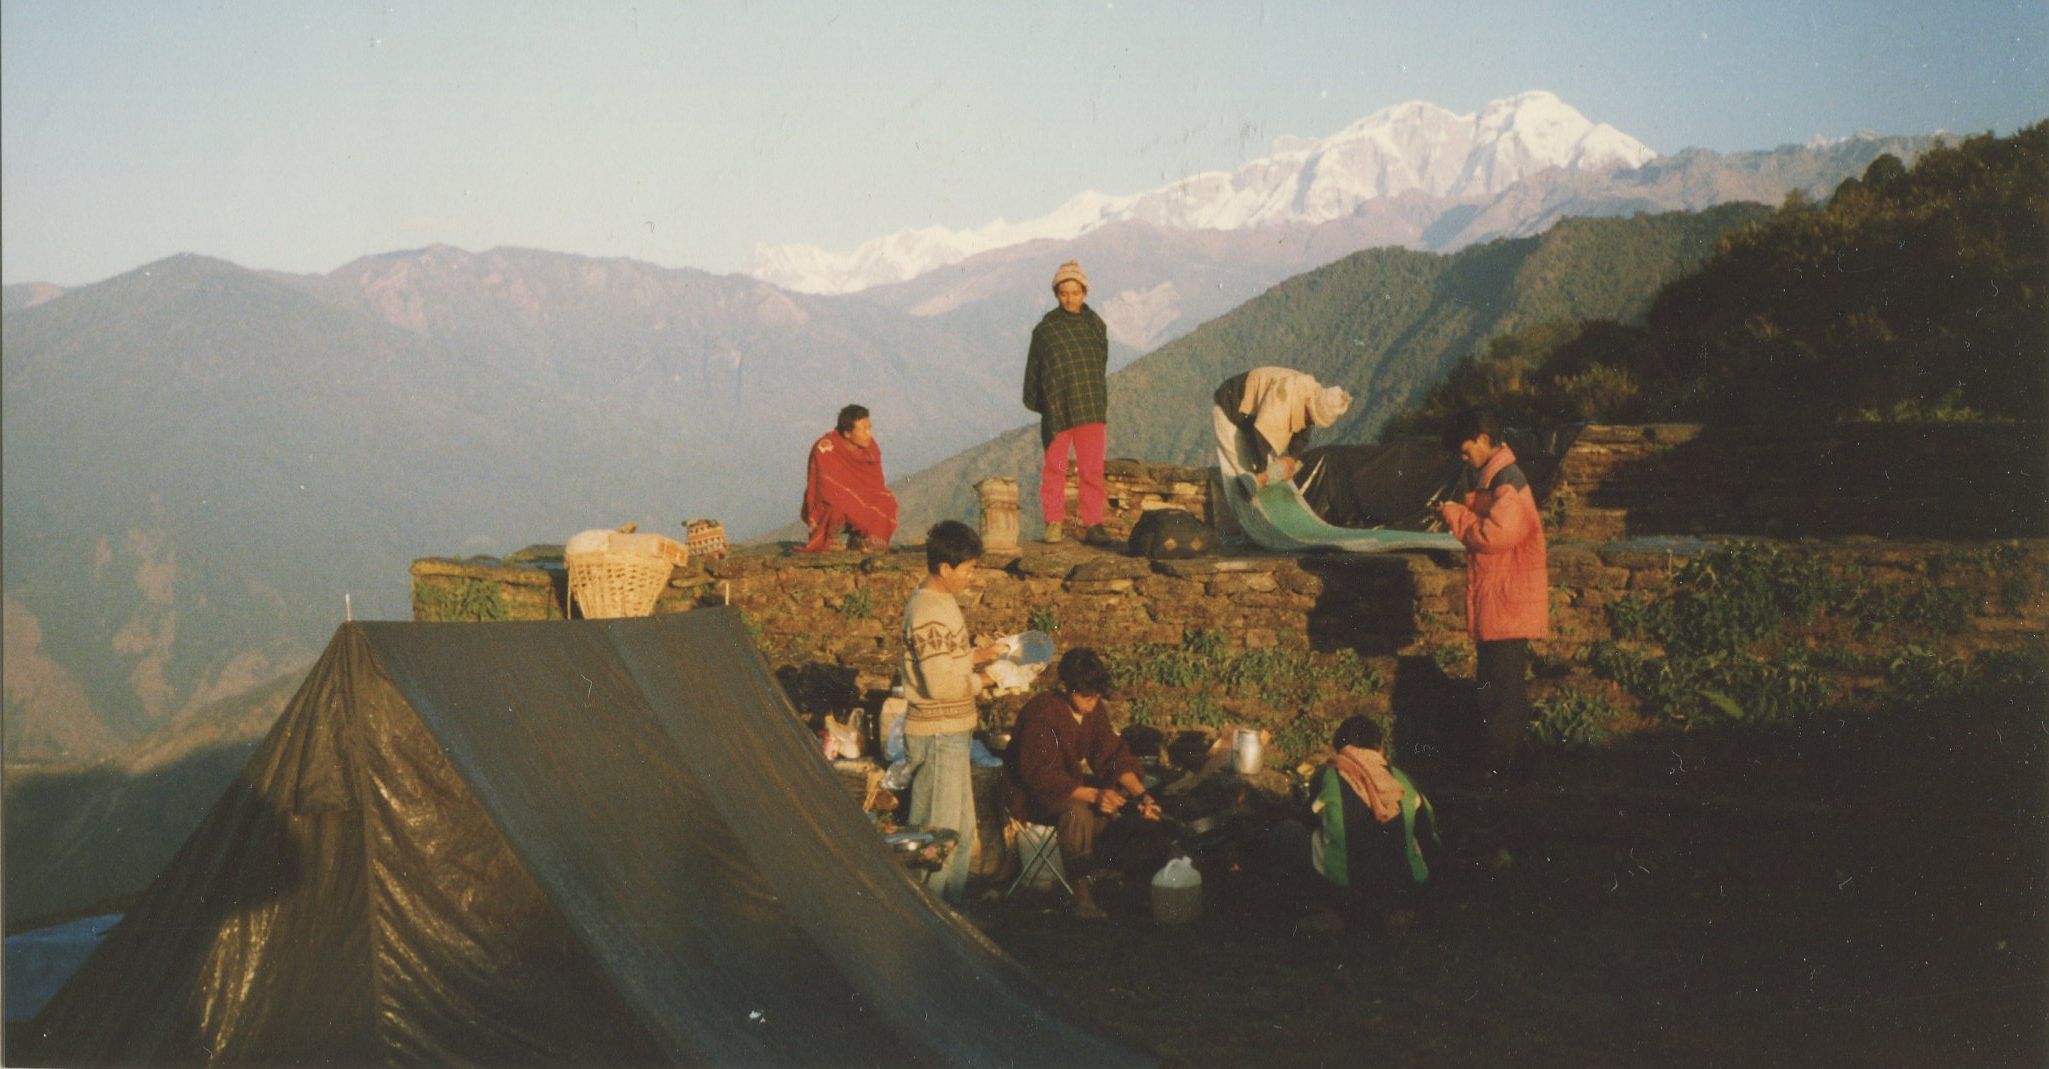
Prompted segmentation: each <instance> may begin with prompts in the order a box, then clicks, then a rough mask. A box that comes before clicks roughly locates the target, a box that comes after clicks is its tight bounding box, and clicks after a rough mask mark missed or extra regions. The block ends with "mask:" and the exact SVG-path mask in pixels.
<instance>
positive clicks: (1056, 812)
mask: <svg viewBox="0 0 2049 1069" xmlns="http://www.w3.org/2000/svg"><path fill="white" fill-rule="evenodd" d="M1054 671H1055V672H1057V673H1058V674H1059V677H1060V688H1059V689H1058V690H1052V691H1047V692H1045V693H1043V694H1040V695H1039V696H1038V697H1036V698H1033V699H1032V700H1031V701H1029V702H1027V703H1025V707H1024V708H1023V709H1020V710H1018V714H1017V724H1016V726H1015V727H1014V728H1012V729H1011V733H1010V746H1009V748H1008V749H1006V750H1005V751H1004V753H1003V780H1004V784H1003V787H1004V802H1005V804H1006V806H1008V808H1009V810H1010V813H1011V815H1012V816H1017V817H1022V818H1024V819H1025V820H1027V821H1030V822H1031V823H1033V824H1051V825H1053V827H1054V829H1055V837H1056V838H1057V840H1058V841H1059V844H1060V864H1061V866H1062V867H1063V868H1064V869H1065V870H1066V871H1067V873H1068V875H1070V876H1073V877H1075V879H1074V912H1075V915H1076V916H1079V917H1087V918H1100V917H1102V916H1103V911H1102V908H1101V907H1099V906H1097V905H1096V902H1095V898H1094V896H1093V895H1092V894H1091V893H1090V891H1089V874H1090V873H1091V872H1092V871H1094V868H1095V854H1096V841H1097V838H1098V837H1099V836H1101V835H1102V834H1103V833H1104V832H1105V831H1107V830H1108V829H1109V828H1110V825H1111V822H1112V821H1113V820H1115V819H1116V817H1117V815H1118V813H1119V812H1122V811H1128V812H1133V813H1137V814H1138V815H1139V816H1140V817H1141V818H1143V819H1146V820H1158V819H1159V818H1160V806H1159V803H1157V802H1155V801H1154V800H1153V797H1152V795H1151V794H1149V793H1147V791H1146V788H1145V781H1144V780H1143V779H1142V778H1140V776H1139V773H1140V771H1141V766H1140V765H1139V763H1138V758H1136V757H1133V756H1132V754H1131V750H1130V748H1129V747H1127V746H1126V745H1125V744H1124V739H1123V738H1122V737H1121V736H1119V735H1118V734H1117V731H1116V729H1114V728H1112V727H1111V726H1110V717H1109V714H1108V713H1106V712H1105V711H1104V709H1103V695H1104V694H1107V693H1109V690H1110V669H1109V666H1108V665H1105V664H1104V663H1103V658H1102V657H1101V656H1100V655H1099V654H1097V653H1096V651H1094V650H1092V649H1087V648H1085V647H1084V648H1076V649H1071V650H1068V651H1067V652H1066V653H1065V654H1063V655H1062V656H1061V658H1060V663H1059V665H1057V666H1056V667H1055V669H1054ZM1127 806H1128V807H1129V808H1128V810H1127Z"/></svg>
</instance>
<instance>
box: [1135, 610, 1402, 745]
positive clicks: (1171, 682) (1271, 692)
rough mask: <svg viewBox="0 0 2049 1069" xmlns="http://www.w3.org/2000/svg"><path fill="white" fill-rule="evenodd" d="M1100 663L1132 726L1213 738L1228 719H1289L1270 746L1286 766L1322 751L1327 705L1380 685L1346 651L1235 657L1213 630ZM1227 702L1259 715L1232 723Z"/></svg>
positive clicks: (1328, 724) (1253, 652)
mask: <svg viewBox="0 0 2049 1069" xmlns="http://www.w3.org/2000/svg"><path fill="white" fill-rule="evenodd" d="M1104 657H1105V659H1106V660H1107V661H1108V662H1109V665H1110V674H1111V678H1112V680H1113V681H1114V682H1115V684H1116V686H1117V689H1118V692H1119V693H1120V694H1123V695H1126V696H1128V697H1127V708H1128V716H1129V718H1130V721H1131V723H1133V724H1139V725H1143V726H1147V727H1154V728H1160V729H1170V728H1178V729H1183V730H1191V729H1200V730H1207V731H1218V730H1222V729H1223V728H1225V727H1227V726H1229V725H1230V724H1231V723H1232V722H1233V721H1234V719H1261V720H1272V719H1276V718H1278V716H1282V715H1286V714H1289V713H1293V714H1296V715H1294V716H1293V718H1292V719H1289V720H1288V721H1287V723H1286V724H1284V725H1283V726H1282V727H1281V728H1280V729H1279V730H1278V731H1277V732H1276V742H1275V746H1276V747H1277V748H1278V749H1279V750H1280V751H1281V752H1282V753H1284V754H1286V755H1287V756H1288V758H1289V760H1290V761H1297V760H1300V759H1302V758H1303V757H1306V756H1308V755H1309V754H1311V753H1314V752H1315V751H1317V750H1318V749H1321V748H1322V747H1324V746H1325V745H1327V744H1328V743H1329V741H1330V734H1331V732H1332V730H1334V729H1335V727H1336V723H1337V722H1336V720H1334V719H1331V718H1330V717H1329V716H1324V715H1320V712H1321V711H1323V710H1324V707H1325V706H1326V704H1327V703H1331V702H1335V701H1339V700H1341V699H1345V698H1356V697H1362V696H1365V695H1369V694H1374V693H1377V692H1379V691H1380V689H1381V687H1382V685H1383V682H1382V679H1381V677H1380V673H1379V671H1378V670H1376V669H1375V668H1374V667H1373V666H1372V665H1370V664H1367V663H1366V662H1365V661H1363V660H1361V659H1360V658H1359V655H1358V654H1357V653H1355V652H1353V651H1351V650H1339V651H1336V652H1334V653H1325V654H1318V653H1312V652H1310V651H1308V650H1297V649H1281V648H1267V649H1250V650H1235V651H1234V650H1232V649H1231V647H1230V641H1229V639H1228V638H1227V637H1226V636H1225V635H1224V633H1223V632H1221V631H1212V630H1199V631H1191V632H1188V633H1187V634H1186V635H1184V636H1183V637H1182V640H1181V641H1180V642H1172V643H1166V642H1161V643H1142V644H1139V645H1134V646H1126V647H1121V648H1115V649H1108V650H1105V651H1104ZM1226 699H1228V700H1230V701H1232V702H1234V703H1237V704H1238V705H1239V706H1247V705H1251V706H1257V707H1259V708H1258V709H1240V711H1239V714H1238V716H1237V717H1236V718H1234V715H1233V712H1232V710H1230V709H1226V708H1225V706H1224V704H1223V703H1224V701H1225V700H1226ZM1347 712H1349V710H1347ZM1298 751H1299V752H1298Z"/></svg>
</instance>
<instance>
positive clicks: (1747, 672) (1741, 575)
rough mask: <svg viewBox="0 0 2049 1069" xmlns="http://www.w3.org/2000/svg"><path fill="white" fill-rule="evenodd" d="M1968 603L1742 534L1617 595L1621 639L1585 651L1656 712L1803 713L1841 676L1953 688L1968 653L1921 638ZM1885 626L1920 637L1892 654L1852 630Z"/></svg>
mask: <svg viewBox="0 0 2049 1069" xmlns="http://www.w3.org/2000/svg"><path fill="white" fill-rule="evenodd" d="M2017 552H2018V550H2017V549H2015V550H2013V551H2010V552H2008V553H2004V554H2001V553H1978V554H1972V555H1968V556H1959V557H1957V558H1955V559H1953V560H1950V561H1948V562H1947V563H1944V564H1942V565H1940V566H1939V567H1937V568H1934V569H1932V570H1933V571H1936V572H1942V571H1955V570H1957V569H1972V568H1975V569H1996V568H1999V567H2000V566H2001V565H2002V564H2008V565H2010V564H2011V557H2012V556H2013V554H2014V553H2017ZM1970 609H1971V595H1970V593H1969V592H1968V591H1967V590H1965V589H1963V588H1961V587H1956V586H1940V585H1936V584H1935V583H1934V582H1931V581H1929V580H1927V579H1921V578H1916V579H1913V580H1910V581H1906V582H1900V583H1879V582H1874V581H1872V580H1870V579H1868V578H1867V579H1861V580H1858V581H1848V580H1845V579H1843V578H1842V577H1840V576H1838V575H1836V574H1834V573H1832V572H1831V571H1830V570H1829V569H1828V568H1827V567H1826V566H1825V565H1824V564H1823V563H1822V562H1821V561H1820V560H1818V559H1814V558H1804V557H1799V556H1795V555H1791V554H1788V553H1786V552H1784V551H1783V550H1781V549H1779V548H1777V547H1776V546H1773V545H1769V544H1766V543H1759V542H1737V543H1732V544H1729V545H1726V546H1722V547H1719V548H1717V549H1715V550H1713V551H1710V552H1707V553H1703V554H1701V555H1699V556H1696V557H1693V558H1691V559H1689V560H1688V561H1686V562H1685V563H1684V564H1682V565H1680V566H1679V567H1678V568H1677V569H1676V570H1675V571H1674V572H1673V574H1672V578H1671V581H1670V583H1669V584H1668V585H1667V587H1666V588H1665V589H1664V590H1663V591H1661V592H1659V594H1658V595H1657V596H1656V597H1653V598H1633V599H1627V600H1624V601H1620V602H1617V603H1616V604H1614V605H1612V606H1610V608H1609V623H1610V626H1611V627H1612V629H1613V631H1614V634H1615V641H1611V642H1604V643H1599V644H1597V645H1595V646H1594V648H1593V649H1592V650H1591V651H1590V652H1589V655H1588V662H1589V666H1590V667H1591V668H1592V669H1593V671H1594V673H1595V674H1596V675H1597V676H1600V677H1602V678H1605V679H1609V680H1613V681H1614V682H1616V683H1618V684H1620V685H1621V686H1622V687H1623V688H1624V689H1625V690H1627V691H1628V692H1629V693H1630V694H1631V695H1633V696H1635V697H1636V698H1637V699H1638V700H1639V701H1640V702H1641V703H1642V705H1643V710H1644V712H1645V714H1646V715H1649V716H1652V717H1654V718H1660V719H1665V720H1668V721H1671V722H1674V723H1680V724H1686V725H1698V724H1704V723H1716V722H1731V721H1746V722H1752V723H1788V722H1796V721H1800V720H1803V719H1805V718H1807V717H1809V716H1812V715H1813V714H1814V713H1816V712H1818V711H1820V710H1821V709H1824V708H1826V707H1827V706H1829V705H1830V704H1831V703H1833V702H1836V701H1838V700H1840V699H1841V698H1842V694H1840V693H1839V691H1838V686H1837V684H1836V683H1834V682H1832V681H1831V673H1843V672H1847V673H1853V674H1882V675H1883V677H1884V679H1885V681H1886V684H1887V687H1888V690H1889V692H1890V693H1891V694H1892V695H1893V696H1895V697H1902V698H1908V699H1916V698H1925V697H1928V696H1931V695H1934V694H1938V693H1945V692H1947V691H1950V690H1953V689H1955V688H1956V687H1957V686H1959V685H1961V683H1962V681H1964V680H1965V679H1967V678H1968V677H1969V675H1970V671H1969V666H1968V664H1967V663H1966V662H1965V661H1963V660H1962V659H1959V658H1944V657H1942V656H1941V655H1939V654H1937V653H1935V652H1933V648H1932V647H1931V646H1927V645H1922V644H1920V643H1921V642H1923V641H1926V640H1932V639H1939V638H1942V637H1945V636H1951V635H1956V634H1958V633H1960V632H1962V631H1963V630H1965V628H1966V626H1967V625H1968V621H1969V615H1970ZM1794 624H1799V625H1806V624H1812V625H1814V626H1813V628H1812V630H1815V631H1817V632H1820V633H1822V634H1823V635H1824V636H1828V635H1835V636H1838V637H1833V638H1830V637H1824V638H1822V639H1821V640H1820V641H1818V642H1814V643H1813V644H1812V645H1802V644H1800V643H1798V642H1795V641H1794V640H1793V639H1792V638H1790V637H1789V636H1788V635H1787V634H1786V633H1785V632H1786V630H1787V628H1788V625H1794ZM1879 635H1884V636H1886V637H1888V638H1889V639H1894V640H1912V641H1910V642H1909V644H1908V645H1906V646H1904V647H1900V648H1898V649H1897V652H1894V653H1892V654H1890V655H1886V654H1881V653H1877V652H1873V651H1869V650H1863V649H1859V648H1857V647H1855V646H1853V645H1851V644H1850V643H1849V642H1847V641H1845V639H1855V640H1859V641H1869V640H1871V639H1873V638H1874V637H1876V636H1879ZM1644 644H1654V645H1655V646H1656V647H1658V648H1659V649H1658V651H1653V650H1650V649H1646V648H1643V645H1644Z"/></svg>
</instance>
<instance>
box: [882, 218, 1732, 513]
mask: <svg viewBox="0 0 2049 1069" xmlns="http://www.w3.org/2000/svg"><path fill="white" fill-rule="evenodd" d="M1768 214H1769V209H1767V208H1765V207H1763V206H1761V205H1750V204H1731V205H1723V206H1720V207H1716V208H1712V209H1709V210H1707V211H1704V212H1698V213H1687V212H1671V213H1666V214H1661V215H1651V216H1637V217H1635V218H1630V219H1574V220H1567V221H1565V222H1562V223H1560V224H1559V225H1558V226H1556V227H1554V228H1552V229H1551V230H1549V231H1547V232H1546V233H1544V234H1543V235H1541V236H1539V237H1534V238H1522V239H1517V240H1513V241H1496V242H1491V243H1489V244H1486V245H1481V246H1476V247H1473V248H1470V249H1467V250H1465V251H1463V252H1460V253H1457V254H1455V255H1451V256H1444V255H1439V254H1434V253H1422V252H1410V251H1407V250H1402V249H1392V248H1383V249H1370V250H1367V251H1364V252H1360V253H1357V254H1354V255H1352V256H1349V257H1347V258H1345V259H1343V260H1340V261H1338V262H1336V263H1333V264H1330V265H1329V266H1326V267H1323V268H1319V269H1317V270H1315V271H1310V272H1307V273H1305V274H1302V275H1298V276H1296V277H1294V278H1291V279H1289V280H1287V281H1285V282H1283V283H1281V284H1280V285H1278V286H1275V287H1274V288H1273V289H1271V290H1269V291H1267V292H1266V293H1265V294H1263V295H1261V296H1259V297H1258V298H1255V299H1254V300H1252V301H1249V302H1247V303H1245V304H1244V305H1241V306H1239V307H1238V308H1237V309H1235V310H1233V311H1231V312H1229V313H1227V314H1226V315H1223V316H1221V317H1219V318H1217V319H1214V320H1211V321H1210V322H1208V323H1206V324H1204V325H1202V326H1201V327H1198V328H1197V329H1196V330H1195V331H1194V332H1192V333H1190V334H1189V335H1187V336H1186V337H1183V338H1181V339H1179V340H1178V341H1175V342H1172V343H1169V344H1168V345H1165V346H1163V347H1161V348H1160V349H1158V350H1156V351H1154V352H1153V353H1151V354H1149V355H1147V356H1145V357H1144V358H1142V359H1140V360H1138V361H1136V362H1134V363H1133V364H1132V365H1131V366H1129V367H1127V368H1125V369H1123V370H1122V371H1119V372H1117V373H1115V374H1113V375H1112V376H1111V378H1110V453H1111V455H1113V456H1129V457H1138V458H1142V459H1145V460H1149V461H1158V462H1172V463H1200V462H1201V461H1202V460H1203V459H1204V458H1205V457H1206V455H1207V453H1208V450H1209V439H1210V430H1209V417H1208V405H1209V396H1210V394H1211V392H1213V391H1214V390H1215V389H1216V385H1217V383H1219V382H1221V381H1223V380H1224V379H1225V378H1228V377H1229V376H1231V375H1233V374H1236V373H1237V372H1239V371H1243V370H1245V369H1247V368H1252V367H1259V366H1262V365H1267V364H1279V365H1285V366H1288V367H1294V368H1299V369H1301V370H1304V371H1308V372H1310V373H1312V374H1314V375H1316V376H1317V377H1318V378H1319V379H1322V380H1323V381H1325V382H1332V383H1338V384H1341V385H1343V386H1345V387H1346V388H1347V389H1349V390H1351V391H1352V393H1353V395H1354V397H1355V398H1356V400H1355V401H1354V403H1353V407H1352V410H1351V412H1350V413H1348V414H1347V415H1346V417H1345V419H1344V420H1343V421H1342V422H1340V423H1339V424H1338V426H1337V427H1336V428H1334V429H1333V430H1332V431H1329V432H1325V433H1324V435H1323V437H1322V440H1324V441H1361V440H1365V439H1367V438H1369V437H1371V436H1372V435H1373V434H1374V433H1375V432H1376V431H1377V430H1378V429H1379V428H1380V426H1381V425H1382V424H1383V423H1385V422H1386V421H1387V420H1388V419H1389V418H1391V417H1393V416H1394V415H1396V414H1398V413H1401V412H1403V411H1406V410H1408V409H1409V408H1411V407H1413V406H1415V405H1416V404H1417V403H1419V402H1420V401H1421V400H1422V399H1423V398H1424V397H1426V396H1427V395H1428V393H1429V391H1430V390H1431V389H1432V388H1434V387H1435V386H1437V384H1438V383H1439V382H1441V381H1442V380H1443V377H1444V376H1445V374H1446V373H1447V372H1448V371H1449V370H1450V369H1451V368H1452V367H1453V366H1454V365H1455V364H1456V363H1457V362H1458V361H1459V360H1460V359H1462V358H1464V357H1466V356H1467V355H1469V354H1471V353H1473V352H1474V351H1476V350H1477V349H1479V348H1480V347H1482V346H1484V345H1485V344H1486V343H1487V341H1488V340H1489V339H1491V338H1494V337H1496V336H1499V335H1502V334H1508V333H1513V332H1515V331H1518V330H1523V329H1527V328H1530V327H1532V326H1535V325H1538V324H1543V323H1549V322H1572V321H1579V320H1599V319H1608V320H1617V321H1630V320H1633V319H1636V318H1639V317H1641V316H1642V315H1643V314H1644V312H1645V311H1646V309H1648V307H1649V306H1650V302H1651V299H1652V298H1653V297H1654V296H1655V295H1656V294H1657V292H1658V291H1659V289H1660V288H1661V287H1662V286H1664V285H1665V284H1666V283H1668V282H1671V281H1673V280H1676V279H1678V278H1680V277H1683V276H1684V275H1686V274H1688V273H1689V272H1691V271H1693V270H1695V269H1696V268H1697V267H1698V266H1699V265H1700V264H1701V263H1702V262H1704V261H1705V260H1706V259H1707V258H1708V257H1709V256H1710V255H1712V254H1713V252H1714V251H1715V249H1716V247H1717V244H1718V243H1719V242H1720V240H1721V239H1722V237H1723V236H1724V235H1725V234H1727V233H1728V232H1729V231H1731V230H1732V229H1735V228H1738V227H1741V226H1744V225H1746V224H1749V223H1753V222H1756V221H1758V220H1760V219H1763V218H1764V217H1765V216H1767V215H1768ZM1037 458H1038V434H1037V429H1036V428H1035V427H1023V428H1019V429H1017V430H1014V431H1011V432H1009V433H1007V434H1004V435H1002V436H1000V437H998V438H995V439H993V440H991V441H989V442H986V443H984V444H982V445H980V446H977V447H976V448H974V449H971V450H968V451H967V452H965V453H962V454H960V455H958V456H956V457H953V458H950V459H949V460H947V461H945V462H943V463H941V464H939V465H937V466H935V467H933V468H931V469H928V470H926V471H923V472H920V473H919V474H917V475H915V476H913V477H911V478H910V479H907V480H905V481H904V482H903V483H902V484H901V486H900V487H899V490H898V494H899V497H900V499H901V500H902V502H903V505H904V515H905V517H906V520H907V523H908V525H909V526H910V527H911V529H913V530H915V529H916V528H917V526H918V525H920V524H923V523H927V522H930V521H931V520H934V519H937V518H939V517H941V516H947V515H952V516H964V515H973V514H974V505H973V491H972V484H973V483H974V482H975V481H976V480H979V479H983V478H987V477H989V476H992V475H1010V476H1015V477H1017V478H1019V479H1020V480H1021V481H1022V482H1023V483H1024V484H1025V497H1026V500H1032V499H1033V495H1034V494H1035V493H1036V490H1035V486H1036V482H1037V471H1038V459H1037ZM1033 511H1034V510H1031V509H1027V510H1026V512H1027V513H1028V515H1027V517H1026V522H1027V524H1028V525H1029V524H1030V523H1031V522H1032V520H1033V519H1034V517H1033V516H1031V515H1029V514H1030V513H1032V512H1033Z"/></svg>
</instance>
